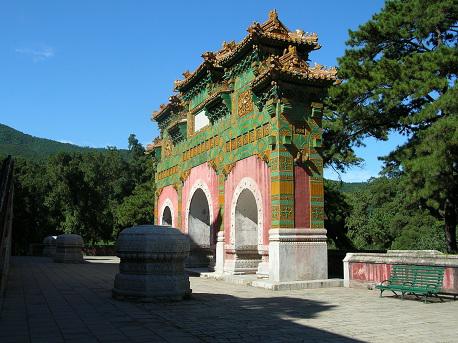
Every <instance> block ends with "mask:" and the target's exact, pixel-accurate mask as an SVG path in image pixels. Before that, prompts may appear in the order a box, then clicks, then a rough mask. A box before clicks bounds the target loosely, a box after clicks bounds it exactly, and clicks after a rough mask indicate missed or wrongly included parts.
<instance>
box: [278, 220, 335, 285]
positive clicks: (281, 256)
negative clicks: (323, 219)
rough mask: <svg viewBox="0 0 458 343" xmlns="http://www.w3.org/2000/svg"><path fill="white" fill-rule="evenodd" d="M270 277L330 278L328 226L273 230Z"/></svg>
mask: <svg viewBox="0 0 458 343" xmlns="http://www.w3.org/2000/svg"><path fill="white" fill-rule="evenodd" d="M269 241H270V243H269V279H270V280H271V281H274V282H287V281H306V280H324V279H327V278H328V251H327V244H326V230H324V229H296V228H293V229H286V228H285V229H271V230H270V232H269Z"/></svg>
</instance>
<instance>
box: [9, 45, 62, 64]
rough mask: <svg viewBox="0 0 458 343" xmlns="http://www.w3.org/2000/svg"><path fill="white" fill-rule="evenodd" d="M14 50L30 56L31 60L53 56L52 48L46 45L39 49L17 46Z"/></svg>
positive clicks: (43, 59)
mask: <svg viewBox="0 0 458 343" xmlns="http://www.w3.org/2000/svg"><path fill="white" fill-rule="evenodd" d="M15 51H16V53H18V54H21V55H26V56H30V57H32V60H33V62H40V61H45V60H47V59H50V58H52V57H54V54H55V52H54V49H53V48H51V47H48V46H45V47H42V48H39V49H31V48H18V49H16V50H15Z"/></svg>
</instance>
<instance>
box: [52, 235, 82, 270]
mask: <svg viewBox="0 0 458 343" xmlns="http://www.w3.org/2000/svg"><path fill="white" fill-rule="evenodd" d="M54 262H59V263H83V238H82V237H81V236H80V235H75V234H65V235H59V236H57V239H56V255H55V256H54Z"/></svg>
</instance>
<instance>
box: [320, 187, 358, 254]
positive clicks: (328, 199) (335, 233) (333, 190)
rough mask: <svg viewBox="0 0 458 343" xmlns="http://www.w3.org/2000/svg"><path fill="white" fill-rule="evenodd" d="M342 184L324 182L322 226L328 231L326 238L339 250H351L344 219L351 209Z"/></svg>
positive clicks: (351, 245)
mask: <svg viewBox="0 0 458 343" xmlns="http://www.w3.org/2000/svg"><path fill="white" fill-rule="evenodd" d="M343 187H344V183H343V182H342V183H340V182H336V181H330V180H325V183H324V211H325V214H326V217H325V220H324V226H325V228H326V230H327V231H328V233H327V235H328V238H329V239H331V240H332V242H330V243H333V245H334V246H335V247H336V248H339V249H347V250H348V249H351V248H353V244H352V242H351V241H350V240H349V239H348V237H347V228H346V226H345V218H347V217H348V216H349V215H350V210H351V207H350V205H349V204H348V201H347V198H346V196H345V194H344V192H343Z"/></svg>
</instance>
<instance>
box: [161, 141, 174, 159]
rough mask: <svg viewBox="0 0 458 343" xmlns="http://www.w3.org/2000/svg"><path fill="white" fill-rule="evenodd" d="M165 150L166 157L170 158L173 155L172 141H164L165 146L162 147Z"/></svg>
mask: <svg viewBox="0 0 458 343" xmlns="http://www.w3.org/2000/svg"><path fill="white" fill-rule="evenodd" d="M162 148H163V149H164V157H169V156H171V155H172V148H173V146H172V142H171V141H170V140H168V139H167V140H164V145H163V147H162Z"/></svg>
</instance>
